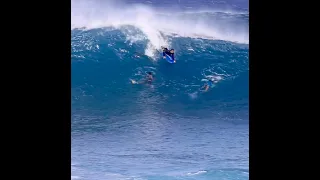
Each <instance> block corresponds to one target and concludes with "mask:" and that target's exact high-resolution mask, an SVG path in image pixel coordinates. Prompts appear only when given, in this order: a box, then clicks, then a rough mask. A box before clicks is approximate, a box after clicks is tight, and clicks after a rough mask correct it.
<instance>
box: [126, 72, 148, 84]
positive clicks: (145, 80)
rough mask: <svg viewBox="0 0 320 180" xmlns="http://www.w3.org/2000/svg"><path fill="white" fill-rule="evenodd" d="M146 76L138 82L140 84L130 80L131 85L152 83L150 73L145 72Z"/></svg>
mask: <svg viewBox="0 0 320 180" xmlns="http://www.w3.org/2000/svg"><path fill="white" fill-rule="evenodd" d="M146 74H147V75H146V77H145V79H143V80H140V82H137V81H135V80H132V79H131V83H132V84H145V83H148V84H151V83H152V81H153V74H152V72H150V71H148V72H146Z"/></svg>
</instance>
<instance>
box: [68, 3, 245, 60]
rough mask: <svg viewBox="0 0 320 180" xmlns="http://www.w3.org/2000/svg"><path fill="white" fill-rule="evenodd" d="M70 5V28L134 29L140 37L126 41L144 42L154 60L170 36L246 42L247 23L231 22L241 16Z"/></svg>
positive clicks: (131, 35) (133, 6) (111, 5)
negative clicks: (145, 40)
mask: <svg viewBox="0 0 320 180" xmlns="http://www.w3.org/2000/svg"><path fill="white" fill-rule="evenodd" d="M71 4H72V5H71V29H77V28H85V29H96V28H106V27H112V28H116V29H120V30H122V31H123V32H128V31H131V32H132V28H136V29H138V30H139V31H140V32H141V33H142V34H143V36H141V35H140V34H139V36H137V33H138V32H137V31H135V32H136V33H127V34H126V33H125V34H126V35H127V39H130V40H131V41H132V40H135V41H138V40H142V39H147V40H148V45H147V49H146V50H145V55H147V56H149V57H153V56H154V55H155V52H156V51H157V50H160V46H167V47H170V45H171V44H170V38H169V37H170V36H175V37H177V36H179V37H191V38H202V39H215V40H225V41H231V42H237V43H244V44H248V43H249V41H248V24H247V22H245V23H234V20H232V19H234V18H236V16H239V15H241V13H238V14H232V13H230V11H227V12H218V11H216V10H215V11H198V12H181V11H175V10H173V9H168V10H159V9H154V8H152V7H149V6H147V5H141V4H130V5H128V4H125V3H121V2H119V1H117V2H115V1H107V2H105V1H97V0H96V1H93V0H90V1H88V0H86V1H83V0H72V2H71ZM242 14H243V13H242ZM218 17H220V19H221V18H222V19H223V21H222V20H219V18H218ZM226 19H229V20H227V21H226ZM130 28H131V29H130ZM137 37H139V38H137Z"/></svg>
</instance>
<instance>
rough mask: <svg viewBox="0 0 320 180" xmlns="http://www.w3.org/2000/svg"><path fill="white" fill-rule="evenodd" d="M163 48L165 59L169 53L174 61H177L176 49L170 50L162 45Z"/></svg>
mask: <svg viewBox="0 0 320 180" xmlns="http://www.w3.org/2000/svg"><path fill="white" fill-rule="evenodd" d="M161 49H162V56H163V59H165V58H166V55H168V56H170V57H171V58H172V60H173V62H174V63H176V60H175V59H174V49H170V50H168V48H165V47H163V46H161Z"/></svg>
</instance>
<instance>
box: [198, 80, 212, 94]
mask: <svg viewBox="0 0 320 180" xmlns="http://www.w3.org/2000/svg"><path fill="white" fill-rule="evenodd" d="M212 86H213V81H212V80H211V79H210V80H209V81H208V82H207V83H206V84H205V85H203V86H202V87H201V90H202V91H204V92H207V91H208V90H209V88H210V87H212Z"/></svg>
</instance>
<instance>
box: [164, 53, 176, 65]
mask: <svg viewBox="0 0 320 180" xmlns="http://www.w3.org/2000/svg"><path fill="white" fill-rule="evenodd" d="M165 55H166V58H165V59H166V61H168V63H170V64H172V63H175V62H174V60H173V59H172V58H171V57H170V56H169V55H168V54H165ZM161 57H163V54H162V53H161Z"/></svg>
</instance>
